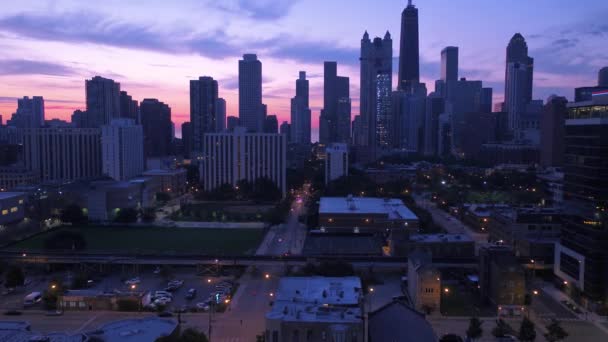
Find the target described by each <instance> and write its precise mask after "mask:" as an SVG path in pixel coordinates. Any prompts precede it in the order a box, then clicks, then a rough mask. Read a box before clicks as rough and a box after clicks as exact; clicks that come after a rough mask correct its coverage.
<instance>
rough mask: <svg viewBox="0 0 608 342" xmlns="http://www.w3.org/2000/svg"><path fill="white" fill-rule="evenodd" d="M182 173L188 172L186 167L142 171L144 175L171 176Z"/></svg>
mask: <svg viewBox="0 0 608 342" xmlns="http://www.w3.org/2000/svg"><path fill="white" fill-rule="evenodd" d="M180 173H186V169H172V170H168V169H152V170H146V171H144V172H143V173H142V175H144V176H171V175H178V174H180Z"/></svg>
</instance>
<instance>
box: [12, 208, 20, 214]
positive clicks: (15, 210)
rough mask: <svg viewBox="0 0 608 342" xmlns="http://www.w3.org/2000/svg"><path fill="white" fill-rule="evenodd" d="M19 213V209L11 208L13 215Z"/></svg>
mask: <svg viewBox="0 0 608 342" xmlns="http://www.w3.org/2000/svg"><path fill="white" fill-rule="evenodd" d="M18 211H19V208H17V207H12V208H11V213H16V212H18Z"/></svg>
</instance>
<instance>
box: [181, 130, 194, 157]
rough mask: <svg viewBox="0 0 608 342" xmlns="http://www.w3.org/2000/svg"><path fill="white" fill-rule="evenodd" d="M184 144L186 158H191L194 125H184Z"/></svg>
mask: <svg viewBox="0 0 608 342" xmlns="http://www.w3.org/2000/svg"><path fill="white" fill-rule="evenodd" d="M182 144H183V146H184V157H186V158H190V153H191V152H192V124H191V123H190V122H184V123H182Z"/></svg>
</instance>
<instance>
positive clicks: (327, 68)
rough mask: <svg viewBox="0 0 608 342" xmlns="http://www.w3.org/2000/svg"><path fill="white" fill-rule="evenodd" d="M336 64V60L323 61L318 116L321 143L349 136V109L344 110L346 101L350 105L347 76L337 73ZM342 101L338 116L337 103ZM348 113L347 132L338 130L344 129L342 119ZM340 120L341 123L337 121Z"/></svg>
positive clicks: (336, 140)
mask: <svg viewBox="0 0 608 342" xmlns="http://www.w3.org/2000/svg"><path fill="white" fill-rule="evenodd" d="M337 70H338V64H337V63H336V62H325V63H324V75H323V81H324V84H323V109H322V110H321V115H320V118H319V130H320V132H319V140H320V142H321V143H322V144H329V143H332V142H344V143H349V141H348V140H347V141H344V140H343V139H344V137H350V111H349V112H348V113H347V112H346V102H347V101H348V103H349V107H350V89H349V78H348V77H342V76H338V75H337V73H338V72H337ZM340 101H342V107H341V112H340V114H341V117H340V118H339V113H338V105H339V103H340ZM347 115H348V122H349V123H348V132H342V131H339V130H340V129H345V128H346V125H345V124H344V121H345V120H346V116H347ZM338 121H340V122H341V123H342V124H341V125H340V124H339V123H338Z"/></svg>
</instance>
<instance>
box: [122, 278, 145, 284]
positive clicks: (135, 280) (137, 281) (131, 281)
mask: <svg viewBox="0 0 608 342" xmlns="http://www.w3.org/2000/svg"><path fill="white" fill-rule="evenodd" d="M139 283H141V280H140V279H139V277H135V278H132V279H129V280H126V281H125V285H137V284H139Z"/></svg>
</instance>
